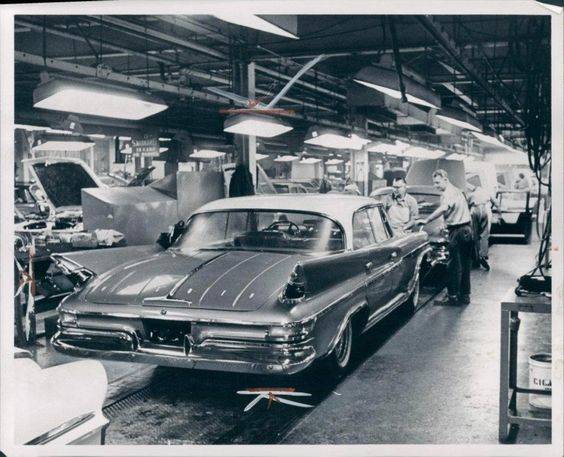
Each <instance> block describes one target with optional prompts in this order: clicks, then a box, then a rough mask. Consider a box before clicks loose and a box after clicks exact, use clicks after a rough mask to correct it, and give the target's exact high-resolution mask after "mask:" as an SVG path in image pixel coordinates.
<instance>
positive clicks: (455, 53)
mask: <svg viewBox="0 0 564 457" xmlns="http://www.w3.org/2000/svg"><path fill="white" fill-rule="evenodd" d="M415 18H416V19H417V20H418V21H419V23H420V24H421V25H422V26H423V28H424V29H425V30H427V31H428V32H429V33H430V34H431V36H433V38H434V39H435V41H436V42H437V44H438V45H439V46H440V47H441V49H442V50H443V51H444V52H445V53H446V54H447V55H448V56H449V57H451V58H452V59H453V61H454V62H455V63H456V65H457V66H458V67H459V68H460V69H461V70H462V71H463V72H464V73H465V74H466V75H467V76H468V77H469V78H470V79H472V80H474V81H476V83H477V84H478V85H479V86H481V87H482V89H484V90H485V91H486V92H487V93H488V94H489V96H490V97H491V98H492V99H493V100H494V101H495V103H496V104H497V105H499V107H500V108H503V109H504V110H506V111H507V113H509V114H510V115H511V117H512V118H513V119H514V120H515V121H516V122H517V123H518V124H520V125H524V122H523V118H522V117H521V116H520V115H519V114H518V113H517V112H516V111H515V110H514V109H513V108H512V107H511V106H510V105H509V103H507V101H506V100H505V98H504V97H503V96H502V95H501V94H499V93H498V92H497V91H496V90H495V88H494V87H492V86H491V85H490V84H489V83H488V82H487V81H485V80H484V79H483V78H482V76H481V74H480V72H479V71H478V70H477V68H476V67H474V65H473V64H472V63H471V62H470V61H469V60H468V59H467V58H466V57H464V55H463V51H462V49H461V48H460V47H459V46H458V45H457V44H456V43H455V41H454V40H453V39H452V38H451V37H450V36H449V35H448V33H447V32H446V30H444V28H443V27H442V25H441V24H440V23H439V22H437V21H436V20H435V19H434V18H433V17H432V16H428V15H427V16H415Z"/></svg>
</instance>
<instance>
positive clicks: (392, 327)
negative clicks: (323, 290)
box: [35, 243, 550, 444]
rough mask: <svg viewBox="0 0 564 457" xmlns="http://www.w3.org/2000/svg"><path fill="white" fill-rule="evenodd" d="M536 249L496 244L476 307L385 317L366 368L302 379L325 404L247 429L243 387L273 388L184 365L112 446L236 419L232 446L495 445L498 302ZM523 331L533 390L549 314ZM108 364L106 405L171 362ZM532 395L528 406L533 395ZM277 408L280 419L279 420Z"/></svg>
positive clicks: (42, 358)
mask: <svg viewBox="0 0 564 457" xmlns="http://www.w3.org/2000/svg"><path fill="white" fill-rule="evenodd" d="M536 249H537V244H536V243H535V244H532V245H531V246H522V245H501V244H499V245H494V246H492V248H491V252H490V258H491V264H492V271H490V272H489V273H488V272H485V271H483V270H481V271H474V272H473V279H472V281H473V295H472V303H471V304H470V305H469V306H466V307H460V308H453V307H441V306H434V304H433V301H431V302H430V303H429V304H428V305H427V306H425V307H424V308H423V309H421V310H420V311H419V312H417V314H416V315H415V316H414V317H412V318H411V319H410V320H408V321H407V322H406V321H405V320H403V321H401V320H400V319H398V316H395V317H394V316H393V315H392V316H390V318H389V319H388V322H383V323H382V324H378V326H376V327H375V328H374V330H372V331H371V332H370V334H368V337H367V338H365V339H364V340H363V342H362V347H361V348H360V349H361V350H360V353H361V355H360V357H359V361H358V362H357V366H356V367H355V369H354V370H353V371H352V373H351V374H349V375H348V376H347V377H345V378H344V379H343V380H342V381H341V382H340V383H337V384H335V382H334V381H332V380H329V379H328V380H327V381H326V385H323V382H324V381H323V379H316V380H315V381H313V382H309V381H308V380H307V379H306V380H304V381H302V382H303V383H304V385H303V386H301V385H300V388H299V389H298V390H300V391H305V392H313V394H314V397H312V398H311V400H312V401H311V402H310V403H311V404H314V405H316V407H315V408H314V409H312V410H307V412H306V410H302V409H299V408H292V407H287V406H286V407H280V405H276V406H275V407H274V408H273V409H272V414H266V415H264V416H258V417H257V418H255V419H254V420H253V421H251V423H252V424H253V425H252V427H254V428H256V429H257V430H255V431H253V430H251V431H249V423H248V422H245V417H244V416H245V415H244V414H243V413H242V409H243V407H244V402H242V400H241V399H238V398H236V397H238V396H236V395H235V394H234V393H235V392H236V391H237V390H238V389H239V388H242V387H248V386H253V385H257V386H261V385H265V381H264V380H261V379H254V378H249V377H244V376H243V377H240V376H230V377H224V376H221V375H220V374H219V375H218V374H217V373H213V372H209V373H206V372H201V373H198V372H194V373H186V372H185V371H182V370H181V371H178V372H174V375H173V376H175V378H174V382H178V385H179V389H176V391H172V393H171V392H167V393H164V394H163V393H161V392H158V391H156V392H155V393H153V394H151V395H150V396H149V398H147V399H145V400H143V401H142V402H140V403H139V405H135V406H134V407H130V408H129V409H126V410H124V411H123V413H120V414H121V415H119V416H116V417H113V418H112V425H111V427H110V430H109V435H108V439H109V441H108V442H109V443H110V444H163V443H168V442H171V443H174V444H191V443H201V444H204V443H206V444H210V443H213V442H215V441H214V440H216V439H217V436H216V435H217V434H218V433H220V432H218V430H220V431H221V430H222V429H223V428H226V429H229V428H230V427H232V426H235V427H236V429H237V430H238V433H239V434H240V436H239V438H236V439H235V440H233V441H230V442H240V443H257V444H258V443H267V442H268V443H276V442H280V441H281V442H282V443H285V444H290V443H291V444H393V443H406V444H451V443H452V444H455V443H472V444H497V442H498V441H497V427H498V392H499V322H500V313H499V302H500V300H501V298H502V297H503V296H504V294H505V293H506V291H507V290H508V289H509V288H511V287H514V286H515V281H516V278H517V277H518V276H519V275H521V274H523V273H525V272H526V271H527V270H528V269H529V268H530V266H531V264H532V262H533V259H534V254H535V252H536ZM508 259H510V261H508ZM519 337H520V354H519V363H520V370H519V384H520V385H521V386H526V385H527V384H528V375H527V358H528V355H529V354H530V353H533V352H541V351H548V352H549V351H550V319H549V318H547V317H546V316H545V317H539V316H537V315H526V314H524V315H522V324H521V331H520V334H519ZM42 341H43V342H44V340H42ZM35 355H36V360H37V361H38V363H39V364H40V365H41V366H42V367H44V368H45V367H48V366H52V365H58V364H60V363H66V362H70V361H75V360H77V359H75V358H72V357H68V356H64V355H61V354H58V353H56V352H54V351H53V350H52V349H51V348H50V347H49V345H45V344H42V345H40V346H37V347H36V349H35ZM102 363H103V364H104V366H105V368H106V371H107V373H108V380H109V389H108V396H107V399H106V404H109V403H111V402H112V401H114V400H115V399H118V398H121V397H123V395H124V394H127V393H128V392H133V391H135V390H136V389H139V388H141V387H143V386H145V385H147V384H152V385H153V386H158V385H160V384H162V383H163V381H162V380H163V379H165V378H166V377H167V376H168V371H167V370H164V371H163V370H161V371H162V372H161V371H159V370H158V369H155V367H154V366H151V365H141V364H130V363H124V362H109V361H103V362H102ZM163 373H164V374H163ZM295 381H296V380H292V379H291V378H289V379H286V380H277V381H276V382H278V383H281V384H280V385H283V384H284V385H285V384H286V383H290V384H291V383H292V382H295ZM267 384H268V383H267ZM290 384H288V385H290ZM180 385H182V387H180ZM276 385H279V384H276ZM292 385H293V384H292ZM206 386H207V387H206ZM204 387H205V388H204ZM317 390H319V391H320V392H322V393H319V392H316V391H317ZM218 392H221V394H220V398H219V399H218ZM523 400H524V406H525V407H527V402H526V397H525V398H524V399H523ZM277 408H278V409H277ZM284 408H285V409H284ZM296 410H300V411H296ZM173 411H176V412H180V411H182V414H180V415H178V414H176V413H172V412H173ZM309 411H311V412H309ZM159 414H160V416H163V417H160V416H159ZM203 414H210V417H212V418H215V419H214V424H213V427H207V428H209V430H207V428H206V427H203V425H202V430H203V429H204V428H206V430H205V433H204V432H203V431H201V430H199V429H198V430H196V431H198V433H199V435H198V436H195V435H194V434H192V435H194V436H192V435H190V436H188V435H189V434H187V433H185V432H186V430H188V429H191V428H194V427H195V426H196V425H197V424H200V423H202V417H201V416H202V415H203ZM169 415H172V416H175V415H176V417H177V420H176V422H175V423H174V424H172V423H171V422H170V421H168V422H167V420H168V419H167V420H165V419H166V417H165V416H167V417H168V416H169ZM153 416H155V417H153ZM157 416H159V417H157ZM184 416H186V417H184ZM271 416H279V417H280V420H278V419H276V418H275V417H271ZM206 418H207V416H206ZM152 419H154V421H155V423H159V424H161V425H159V426H158V427H157V426H155V429H154V430H153V433H152V434H150V433H149V434H146V435H143V434H142V436H138V437H136V438H135V439H132V438H131V436H130V434H129V431H130V429H131V428H132V427H129V426H128V425H127V424H128V421H129V422H131V423H132V424H139V423H140V422H139V421H142V422H148V423H152V422H151V420H152ZM161 419H162V423H161V422H159V421H161ZM216 419H217V420H216ZM206 420H207V419H206ZM198 421H199V422H198ZM240 421H243V422H240ZM286 421H289V422H287V423H288V426H287V427H286V428H285V427H284V423H285V422H286ZM173 422H174V421H173ZM204 422H206V421H204ZM216 422H217V424H216ZM254 422H256V423H254ZM270 422H272V423H273V424H270ZM206 423H207V422H206ZM167 424H168V425H167ZM171 424H172V425H171ZM237 424H240V425H237ZM261 424H262V425H261ZM291 424H294V425H293V426H291ZM204 425H205V424H204ZM128 427H129V428H128ZM252 427H251V428H252ZM261 427H262V428H264V429H265V430H266V429H267V428H269V427H274V429H276V430H286V429H288V428H289V427H292V428H290V431H289V433H286V432H285V431H284V432H283V433H282V434H278V432H275V433H271V434H266V435H265V437H263V438H261V439H263V440H265V441H259V442H257V441H256V436H257V434H260V433H261V432H260V430H258V429H260V428H261ZM133 428H135V427H133ZM196 428H198V427H196ZM243 428H244V430H243ZM239 429H240V430H239ZM181 430H183V431H184V432H181ZM214 430H215V431H214ZM228 435H229V434H228ZM247 435H249V436H247ZM250 435H252V436H250ZM165 438H166V439H165ZM230 439H231V438H230ZM171 440H172V441H171ZM517 442H518V443H549V442H550V429H549V428H544V429H542V428H532V427H529V428H522V429H521V430H520V431H519V433H518V435H517Z"/></svg>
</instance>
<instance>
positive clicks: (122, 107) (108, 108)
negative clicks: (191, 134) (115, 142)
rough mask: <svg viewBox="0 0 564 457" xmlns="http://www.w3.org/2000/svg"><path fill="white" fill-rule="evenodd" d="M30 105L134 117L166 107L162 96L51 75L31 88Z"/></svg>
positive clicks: (129, 118)
mask: <svg viewBox="0 0 564 457" xmlns="http://www.w3.org/2000/svg"><path fill="white" fill-rule="evenodd" d="M33 106H34V107H35V108H42V109H47V110H53V111H64V112H68V113H80V114H87V115H90V116H102V117H111V118H115V119H128V120H133V121H137V120H140V119H144V118H146V117H149V116H152V115H154V114H157V113H159V112H161V111H163V110H165V109H167V108H168V106H167V105H166V103H164V102H163V101H162V100H161V99H159V98H157V97H153V96H149V95H147V94H144V93H141V92H136V91H131V90H127V89H123V88H118V87H115V86H108V85H102V84H99V83H94V82H90V81H88V82H86V81H78V80H71V79H61V78H54V79H51V80H49V81H47V82H46V83H42V84H40V85H39V86H37V88H36V89H35V90H34V91H33Z"/></svg>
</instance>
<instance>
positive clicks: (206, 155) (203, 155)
mask: <svg viewBox="0 0 564 457" xmlns="http://www.w3.org/2000/svg"><path fill="white" fill-rule="evenodd" d="M223 156H225V152H221V151H215V150H213V149H200V150H196V151H194V152H193V153H192V154H190V158H191V159H203V160H211V159H219V158H220V157H223Z"/></svg>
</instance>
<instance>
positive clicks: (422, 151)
mask: <svg viewBox="0 0 564 457" xmlns="http://www.w3.org/2000/svg"><path fill="white" fill-rule="evenodd" d="M401 155H402V156H404V157H412V158H415V159H438V158H439V157H442V156H444V155H445V152H444V151H440V150H439V149H434V150H431V149H427V148H424V147H422V146H410V147H409V148H407V149H406V150H405V151H403V152H402V154H401Z"/></svg>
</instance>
